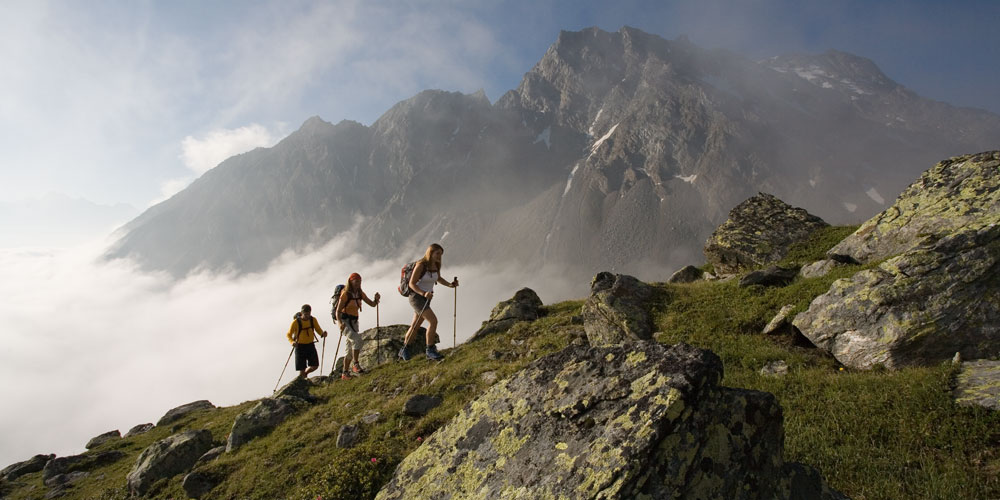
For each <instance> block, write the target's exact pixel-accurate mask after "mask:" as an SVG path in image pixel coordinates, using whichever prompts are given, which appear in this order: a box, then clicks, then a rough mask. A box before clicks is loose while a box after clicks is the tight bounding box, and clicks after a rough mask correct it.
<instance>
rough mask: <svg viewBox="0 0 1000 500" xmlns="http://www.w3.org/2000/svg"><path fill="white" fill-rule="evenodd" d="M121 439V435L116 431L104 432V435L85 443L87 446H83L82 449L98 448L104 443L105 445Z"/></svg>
mask: <svg viewBox="0 0 1000 500" xmlns="http://www.w3.org/2000/svg"><path fill="white" fill-rule="evenodd" d="M121 437H122V433H121V432H119V431H118V429H115V430H113V431H108V432H105V433H104V434H101V435H99V436H95V437H93V438H91V439H90V441H87V444H86V446H84V448H86V449H88V450H90V449H93V448H97V447H98V446H100V445H102V444H104V443H107V442H108V441H114V440H115V439H121Z"/></svg>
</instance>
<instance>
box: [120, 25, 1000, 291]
mask: <svg viewBox="0 0 1000 500" xmlns="http://www.w3.org/2000/svg"><path fill="white" fill-rule="evenodd" d="M803 68H804V69H803ZM845 82H846V83H845ZM996 137H1000V117H998V116H996V115H992V114H990V113H986V112H982V111H977V110H971V109H963V108H955V107H952V106H948V105H947V104H943V103H936V102H933V101H929V100H927V99H923V98H921V97H919V96H917V95H915V94H913V93H912V92H911V91H909V90H907V89H905V88H904V87H902V86H901V85H899V84H897V83H895V82H892V81H891V80H890V79H888V77H886V76H885V75H883V74H882V73H881V72H880V71H879V70H878V68H877V67H876V66H875V65H874V63H872V62H871V61H868V60H866V59H863V58H859V57H856V56H851V55H849V54H844V53H838V52H832V53H827V54H823V55H820V56H789V57H779V58H774V59H770V60H765V61H761V62H755V61H751V60H748V59H746V58H743V57H741V56H738V55H736V54H733V53H730V52H726V51H722V50H706V49H702V48H700V47H698V46H696V45H694V44H692V43H690V42H688V41H687V40H685V39H683V38H679V39H677V40H665V39H663V38H660V37H658V36H655V35H650V34H647V33H643V32H642V31H639V30H636V29H634V28H628V27H625V28H622V29H621V30H619V31H618V32H615V33H609V32H605V31H602V30H599V29H596V28H591V29H586V30H583V31H579V32H562V33H560V35H559V37H558V39H557V40H556V42H555V43H554V44H553V45H552V46H551V47H550V48H549V50H548V51H547V52H546V53H545V55H544V56H543V57H542V58H541V60H540V61H539V62H538V64H536V65H535V67H534V68H532V69H531V70H530V71H529V72H528V73H526V74H525V77H524V79H523V80H522V82H521V84H520V85H519V86H518V88H517V89H514V90H511V91H509V92H507V93H506V94H505V95H503V96H502V97H500V98H499V99H498V100H497V101H496V102H495V103H492V104H491V103H490V102H489V100H488V99H487V98H486V96H485V95H483V94H482V93H477V94H473V95H463V94H459V93H452V92H443V91H424V92H421V93H420V94H418V95H416V96H414V97H413V98H411V99H407V100H405V101H402V102H400V103H398V104H397V105H396V106H394V107H393V108H392V109H390V110H389V111H387V112H386V113H385V114H384V115H383V116H382V117H380V118H379V119H378V120H377V121H376V122H375V123H373V124H372V125H371V126H364V125H361V124H358V123H354V122H348V121H344V122H341V123H338V124H336V125H333V124H329V123H327V122H324V121H322V120H321V119H319V118H311V119H309V120H308V121H307V122H306V123H305V124H303V126H302V127H301V128H300V130H298V131H296V132H294V133H293V134H292V135H290V136H289V137H288V138H286V139H285V140H283V141H281V142H280V143H279V144H277V145H276V146H274V147H273V148H270V149H259V150H256V151H252V152H249V153H246V154H243V155H240V156H237V157H234V158H230V159H229V160H226V161H225V162H223V163H222V164H220V165H219V166H218V167H216V168H215V169H213V170H211V171H210V172H208V173H207V174H206V175H204V176H203V177H202V178H200V179H198V180H197V181H196V182H195V183H193V184H192V185H191V186H190V187H189V188H187V189H186V190H184V191H182V192H181V193H179V194H178V195H176V196H175V197H174V198H172V199H170V200H167V201H166V202H164V203H162V204H160V205H157V206H155V207H153V208H151V209H149V210H148V211H147V212H146V213H144V214H142V215H141V216H140V217H138V218H136V219H135V220H134V221H132V222H131V223H130V224H128V225H127V226H126V227H125V228H124V231H123V233H122V237H121V239H120V240H119V242H118V243H117V244H116V245H115V247H114V248H112V249H110V250H109V252H108V254H107V255H108V257H109V258H120V257H128V258H133V259H136V260H137V261H138V262H139V263H140V264H141V265H143V266H144V267H146V268H153V269H166V270H168V271H170V272H171V273H173V274H175V275H183V274H185V273H187V272H189V271H191V270H192V269H195V268H198V267H199V266H204V267H207V268H209V269H219V268H233V269H235V270H238V271H256V270H261V269H264V268H265V267H266V266H267V264H268V263H269V262H270V261H271V259H273V258H274V257H276V256H277V255H279V254H280V253H281V252H283V251H285V250H288V249H291V250H302V249H304V248H306V247H307V246H308V245H310V244H321V243H323V242H326V241H328V240H329V239H331V238H332V237H333V235H335V234H337V233H340V232H342V231H345V230H348V229H349V228H351V227H353V226H352V224H353V223H354V222H355V221H356V220H357V218H358V217H361V218H363V219H364V220H366V223H365V224H364V225H363V226H362V229H361V230H360V231H361V234H359V235H358V238H357V241H358V244H359V250H360V251H363V252H364V253H366V254H369V255H373V256H376V257H392V256H396V255H398V254H400V253H405V252H407V251H409V250H410V249H412V248H418V249H419V248H422V247H424V246H425V245H426V244H428V243H430V242H434V241H439V242H441V243H442V244H444V245H445V246H446V247H447V248H448V249H449V259H451V260H450V261H451V262H456V263H475V262H491V263H502V262H519V263H520V264H521V265H524V266H529V267H541V266H546V265H560V266H568V267H570V268H572V270H573V271H575V273H574V276H576V277H586V276H592V275H593V274H595V273H596V272H598V271H599V270H602V269H615V270H618V271H629V272H633V273H634V272H637V271H639V270H643V269H658V270H667V269H674V268H677V267H680V264H681V263H683V262H685V261H692V260H695V259H696V258H697V255H698V254H699V253H700V247H701V244H702V242H703V241H704V240H705V238H707V237H708V235H709V234H710V233H711V231H712V230H713V229H714V228H715V227H716V226H718V225H719V224H720V223H721V222H722V221H723V220H724V219H725V216H726V213H727V211H728V210H729V208H731V207H733V206H735V205H736V204H737V203H739V202H740V201H742V200H744V199H746V198H747V197H749V196H750V195H752V194H753V193H756V192H758V191H763V192H768V193H772V194H774V195H776V196H778V197H779V198H781V199H782V200H785V201H786V202H788V203H792V204H794V205H797V206H803V207H806V208H807V209H809V210H810V211H811V212H813V213H816V214H818V215H819V216H821V217H823V218H824V219H825V220H828V221H830V222H832V223H842V222H844V221H854V220H859V219H860V218H866V217H868V216H869V215H871V214H874V213H876V212H878V211H880V210H882V209H883V208H884V207H885V206H886V205H887V204H888V203H890V198H891V197H892V196H894V195H895V193H898V192H899V191H900V190H902V188H903V187H904V186H905V184H906V183H907V182H909V180H910V179H912V178H913V177H914V176H916V175H917V174H918V173H919V170H915V169H914V168H913V167H912V166H913V165H920V164H923V163H925V162H927V161H928V158H933V159H937V158H942V157H947V156H950V155H953V154H958V153H961V152H964V151H969V150H984V149H987V148H988V147H990V146H991V144H990V142H991V141H995V138H996ZM581 279H582V278H581Z"/></svg>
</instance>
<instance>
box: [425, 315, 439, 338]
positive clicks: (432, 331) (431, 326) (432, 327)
mask: <svg viewBox="0 0 1000 500" xmlns="http://www.w3.org/2000/svg"><path fill="white" fill-rule="evenodd" d="M424 319H426V320H427V323H428V325H427V339H426V340H427V345H428V346H432V345H434V344H435V343H436V342H434V339H435V338H436V334H437V326H438V318H437V315H436V314H434V311H432V310H431V309H430V308H427V309H425V310H424Z"/></svg>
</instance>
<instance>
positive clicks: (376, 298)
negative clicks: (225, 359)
mask: <svg viewBox="0 0 1000 500" xmlns="http://www.w3.org/2000/svg"><path fill="white" fill-rule="evenodd" d="M379 300H382V295H381V294H379V293H378V292H375V303H376V304H378V301H379Z"/></svg>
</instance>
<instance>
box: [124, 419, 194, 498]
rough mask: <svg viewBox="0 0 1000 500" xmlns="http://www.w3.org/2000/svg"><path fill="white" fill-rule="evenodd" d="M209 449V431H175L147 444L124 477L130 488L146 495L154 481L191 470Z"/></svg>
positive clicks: (136, 492) (134, 491)
mask: <svg viewBox="0 0 1000 500" xmlns="http://www.w3.org/2000/svg"><path fill="white" fill-rule="evenodd" d="M211 448H212V433H211V432H209V431H207V430H204V429H202V430H197V431H186V432H182V433H180V434H174V435H173V436H170V437H168V438H166V439H161V440H159V441H157V442H155V443H153V444H151V445H149V447H148V448H146V449H145V450H143V451H142V453H141V454H139V458H138V459H137V460H136V462H135V466H133V467H132V470H131V471H130V472H129V473H128V476H126V480H127V481H128V488H129V491H131V492H133V493H135V494H139V495H145V494H146V492H147V491H148V490H149V487H150V486H152V485H153V483H155V482H156V481H159V480H160V479H167V478H170V477H173V476H175V475H177V474H180V473H182V472H185V471H187V470H189V469H191V467H193V466H194V464H195V463H196V462H197V461H198V458H199V457H201V456H202V455H204V454H205V452H206V451H208V450H210V449H211Z"/></svg>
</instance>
